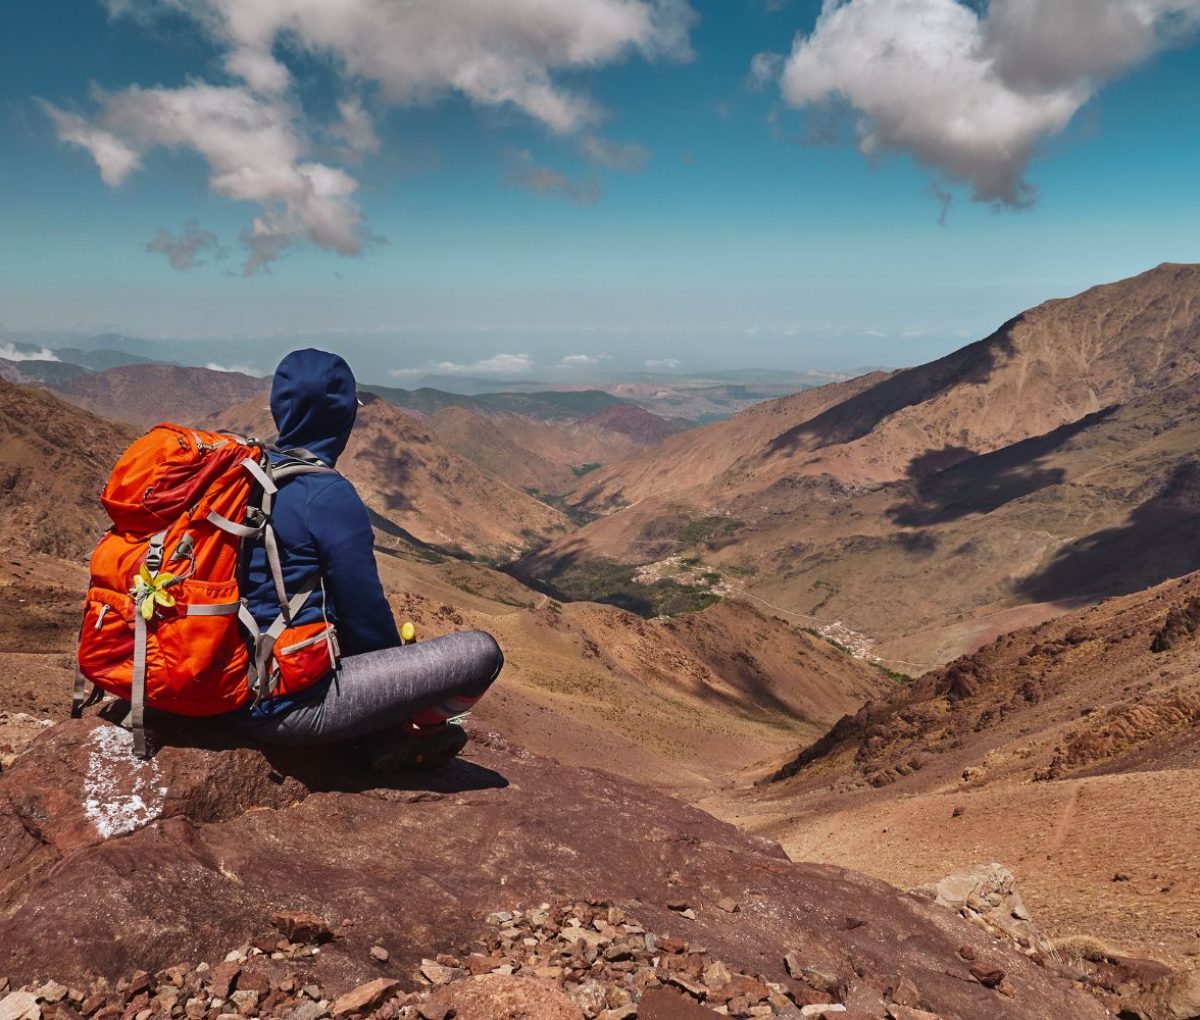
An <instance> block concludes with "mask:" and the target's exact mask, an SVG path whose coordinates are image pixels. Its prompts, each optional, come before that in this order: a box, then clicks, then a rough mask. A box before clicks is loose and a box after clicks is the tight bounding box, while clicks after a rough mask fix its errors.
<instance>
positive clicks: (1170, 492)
mask: <svg viewBox="0 0 1200 1020" xmlns="http://www.w3.org/2000/svg"><path fill="white" fill-rule="evenodd" d="M1197 569H1200V463H1198V462H1196V461H1192V460H1188V461H1184V462H1182V463H1180V464H1177V465H1176V466H1175V468H1174V469H1173V470H1172V472H1171V475H1170V477H1169V478H1168V479H1167V481H1166V483H1165V484H1164V485H1163V486H1162V488H1161V489H1160V490H1159V491H1158V493H1157V494H1156V495H1154V496H1152V497H1151V498H1150V499H1148V500H1146V502H1144V503H1142V504H1141V506H1139V507H1137V508H1136V509H1135V510H1134V511H1133V512H1132V513H1131V514H1130V515H1129V518H1128V519H1127V520H1126V522H1125V523H1124V524H1122V525H1120V526H1118V527H1115V528H1106V529H1104V530H1103V531H1097V532H1095V533H1094V534H1091V535H1087V536H1085V537H1083V538H1080V539H1076V540H1075V541H1074V542H1070V543H1068V544H1067V545H1066V546H1065V547H1063V548H1062V549H1061V550H1059V552H1058V553H1056V554H1055V556H1054V557H1053V559H1051V560H1050V562H1049V563H1048V564H1047V565H1046V566H1045V567H1044V568H1043V569H1042V570H1040V571H1038V572H1037V573H1036V574H1033V575H1031V576H1030V577H1027V578H1025V579H1024V580H1023V581H1021V582H1019V583H1018V585H1017V588H1016V590H1017V592H1018V593H1019V594H1020V595H1022V596H1024V597H1025V598H1029V599H1031V600H1033V601H1036V602H1065V603H1068V604H1071V603H1075V604H1083V603H1086V602H1091V601H1094V600H1096V599H1101V598H1107V597H1109V596H1112V595H1128V594H1130V593H1132V592H1136V591H1142V590H1144V589H1146V588H1149V587H1151V586H1153V585H1156V584H1159V583H1160V582H1162V581H1166V580H1168V579H1170V578H1173V577H1181V576H1182V575H1184V574H1188V573H1191V572H1192V571H1194V570H1197Z"/></svg>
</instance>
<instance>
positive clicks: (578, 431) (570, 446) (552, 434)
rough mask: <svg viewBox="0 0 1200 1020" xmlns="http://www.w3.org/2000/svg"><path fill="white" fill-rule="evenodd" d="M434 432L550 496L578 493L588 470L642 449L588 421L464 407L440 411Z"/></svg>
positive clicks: (483, 464)
mask: <svg viewBox="0 0 1200 1020" xmlns="http://www.w3.org/2000/svg"><path fill="white" fill-rule="evenodd" d="M621 410H624V409H623V408H622V409H621ZM631 410H633V411H638V412H640V411H641V408H632V409H631ZM641 413H643V414H646V413H648V412H641ZM651 417H654V416H653V415H651ZM659 420H661V419H659ZM429 430H430V431H431V432H432V433H433V434H434V436H436V437H437V440H438V442H440V443H442V444H443V445H444V446H446V447H448V448H449V449H451V450H453V451H454V452H455V453H457V454H458V455H459V456H461V457H466V458H467V459H468V460H470V461H473V462H474V463H475V464H476V465H478V466H479V467H480V468H482V469H483V470H484V471H486V472H488V473H489V474H492V475H495V476H496V477H497V478H503V479H504V480H505V481H506V482H508V483H509V484H510V485H514V486H516V487H517V488H519V489H526V490H531V489H536V490H537V491H539V492H542V493H547V494H549V495H560V494H562V493H565V492H569V491H570V490H571V489H572V488H574V487H575V486H576V485H577V484H578V483H579V471H580V470H581V469H583V468H584V465H591V464H602V463H603V464H606V463H610V462H611V461H614V460H618V459H620V458H621V457H623V456H626V455H628V454H630V453H633V452H635V451H637V450H640V449H642V445H641V444H640V443H639V442H638V441H637V440H635V439H633V438H631V437H629V436H627V435H624V434H622V433H620V432H616V431H613V430H612V429H609V428H607V427H605V426H603V425H596V424H588V420H585V421H583V422H570V421H541V420H538V419H536V418H530V417H527V416H525V415H520V414H505V413H500V412H497V413H493V414H479V413H477V412H474V411H470V410H467V409H466V408H462V407H448V408H444V409H443V410H440V411H437V412H435V413H434V414H433V415H431V416H430V418H429Z"/></svg>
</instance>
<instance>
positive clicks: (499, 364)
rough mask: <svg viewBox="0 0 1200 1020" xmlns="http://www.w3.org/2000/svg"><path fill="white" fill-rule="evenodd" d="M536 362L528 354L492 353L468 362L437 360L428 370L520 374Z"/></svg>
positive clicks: (448, 372) (471, 373)
mask: <svg viewBox="0 0 1200 1020" xmlns="http://www.w3.org/2000/svg"><path fill="white" fill-rule="evenodd" d="M536 364H537V363H536V362H535V361H534V360H533V358H531V357H530V356H529V355H528V354H493V355H492V356H491V357H490V358H484V359H482V360H481V361H473V362H471V363H469V364H459V363H458V362H454V361H439V362H437V363H435V364H433V365H431V366H430V367H429V371H431V372H440V373H441V374H443V375H520V374H521V373H523V372H529V371H531V370H532V369H533V368H535V367H536Z"/></svg>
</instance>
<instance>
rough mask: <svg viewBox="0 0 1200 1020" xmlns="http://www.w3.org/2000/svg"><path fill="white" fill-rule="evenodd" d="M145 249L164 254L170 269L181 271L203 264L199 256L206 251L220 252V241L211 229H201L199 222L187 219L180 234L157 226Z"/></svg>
mask: <svg viewBox="0 0 1200 1020" xmlns="http://www.w3.org/2000/svg"><path fill="white" fill-rule="evenodd" d="M146 251H151V252H157V253H159V254H161V255H165V256H166V257H167V261H168V262H169V263H170V264H171V268H172V269H178V270H180V271H181V272H183V271H186V270H188V269H191V268H193V267H194V266H202V265H204V263H203V262H202V261H201V260H200V258H199V256H200V255H201V254H203V253H204V252H206V251H212V252H215V253H217V254H220V252H221V241H220V239H219V238H218V237H217V235H216V234H214V233H213V232H212V231H211V230H201V229H200V224H198V223H197V222H196V221H195V220H189V221H188V223H187V224H186V226H185V227H184V229H183V232H182V233H181V234H173V233H172V232H171V231H169V230H168V229H167V228H166V227H159V228H158V232H157V233H156V234H155V235H154V237H153V238H152V239H151V240H150V241H149V242H147V244H146Z"/></svg>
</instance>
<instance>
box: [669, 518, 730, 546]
mask: <svg viewBox="0 0 1200 1020" xmlns="http://www.w3.org/2000/svg"><path fill="white" fill-rule="evenodd" d="M743 525H744V522H743V521H739V520H738V519H737V518H736V517H699V518H697V519H696V520H694V521H688V522H687V524H685V525H684V526H683V527H682V528H680V529H679V539H678V541H679V544H680V545H681V546H683V547H685V548H687V547H689V546H695V545H706V546H709V547H710V548H712V547H714V546H717V545H720V544H723V543H724V542H725V541H726V540H728V539H729V538H730V536H731V535H733V534H734V532H736V531H738V530H739V529H740V528H742V527H743Z"/></svg>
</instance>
